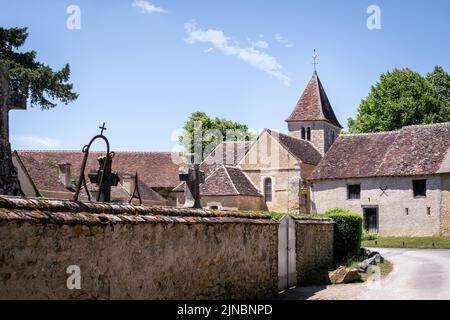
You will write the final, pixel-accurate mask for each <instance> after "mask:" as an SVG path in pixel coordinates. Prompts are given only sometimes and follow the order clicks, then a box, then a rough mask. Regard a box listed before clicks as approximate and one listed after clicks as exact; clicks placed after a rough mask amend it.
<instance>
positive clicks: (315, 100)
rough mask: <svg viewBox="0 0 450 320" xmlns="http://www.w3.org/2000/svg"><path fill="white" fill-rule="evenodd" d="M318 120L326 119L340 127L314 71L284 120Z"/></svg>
mask: <svg viewBox="0 0 450 320" xmlns="http://www.w3.org/2000/svg"><path fill="white" fill-rule="evenodd" d="M318 120H319V121H320V120H322V121H328V122H330V123H331V124H333V125H334V126H336V127H339V128H342V126H341V124H340V123H339V121H338V120H337V118H336V115H335V114H334V111H333V108H332V107H331V104H330V101H329V100H328V97H327V95H326V93H325V90H324V88H323V86H322V83H321V82H320V79H319V76H318V75H317V72H316V71H314V73H313V75H312V77H311V80H310V81H309V83H308V85H307V86H306V88H305V91H303V94H302V96H301V97H300V100H299V101H298V103H297V105H296V106H295V108H294V111H293V112H292V113H291V115H290V116H289V118H287V119H286V122H297V121H318Z"/></svg>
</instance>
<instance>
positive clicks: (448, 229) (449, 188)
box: [441, 174, 450, 237]
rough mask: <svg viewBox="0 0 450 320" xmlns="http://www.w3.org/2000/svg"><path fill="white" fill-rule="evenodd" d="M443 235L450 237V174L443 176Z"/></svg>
mask: <svg viewBox="0 0 450 320" xmlns="http://www.w3.org/2000/svg"><path fill="white" fill-rule="evenodd" d="M441 179H442V199H441V207H442V208H441V211H442V212H441V235H442V236H447V237H448V236H450V174H442V175H441Z"/></svg>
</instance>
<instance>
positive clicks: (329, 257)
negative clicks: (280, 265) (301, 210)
mask: <svg viewBox="0 0 450 320" xmlns="http://www.w3.org/2000/svg"><path fill="white" fill-rule="evenodd" d="M292 218H293V220H294V221H295V236H296V252H297V257H296V268H297V284H298V285H301V284H302V280H303V277H304V276H305V274H306V273H307V272H308V271H311V270H312V269H314V268H317V267H321V266H323V265H326V264H328V263H330V262H332V261H333V236H334V224H335V223H334V222H333V221H332V220H331V219H329V218H320V217H314V218H309V217H295V216H293V217H292Z"/></svg>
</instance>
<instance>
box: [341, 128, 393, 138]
mask: <svg viewBox="0 0 450 320" xmlns="http://www.w3.org/2000/svg"><path fill="white" fill-rule="evenodd" d="M400 130H401V129H399V130H391V131H380V132H362V133H345V134H340V135H339V136H338V138H340V137H357V136H375V135H383V134H393V133H398V132H400Z"/></svg>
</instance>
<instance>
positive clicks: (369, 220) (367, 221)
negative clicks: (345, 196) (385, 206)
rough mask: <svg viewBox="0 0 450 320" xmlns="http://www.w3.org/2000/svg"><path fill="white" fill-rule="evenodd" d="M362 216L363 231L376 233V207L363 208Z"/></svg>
mask: <svg viewBox="0 0 450 320" xmlns="http://www.w3.org/2000/svg"><path fill="white" fill-rule="evenodd" d="M363 215H364V219H363V226H364V230H366V231H368V232H374V233H378V207H365V208H363Z"/></svg>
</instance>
